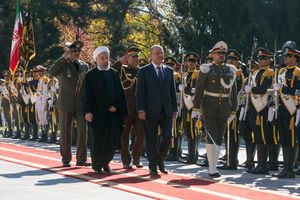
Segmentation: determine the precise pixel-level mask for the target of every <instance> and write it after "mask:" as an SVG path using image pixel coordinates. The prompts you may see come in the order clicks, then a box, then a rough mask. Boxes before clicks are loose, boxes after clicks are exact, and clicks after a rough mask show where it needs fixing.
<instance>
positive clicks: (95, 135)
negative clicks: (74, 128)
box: [83, 46, 128, 174]
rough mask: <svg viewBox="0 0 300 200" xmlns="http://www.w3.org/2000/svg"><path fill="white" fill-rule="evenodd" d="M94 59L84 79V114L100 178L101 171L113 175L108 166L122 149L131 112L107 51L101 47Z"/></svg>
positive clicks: (94, 162) (94, 167) (93, 163)
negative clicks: (124, 133) (125, 123)
mask: <svg viewBox="0 0 300 200" xmlns="http://www.w3.org/2000/svg"><path fill="white" fill-rule="evenodd" d="M93 58H94V60H95V61H96V63H97V66H96V67H94V68H93V69H92V70H90V71H89V72H88V73H87V74H86V77H85V79H84V83H83V111H84V113H85V119H86V121H87V122H88V131H89V136H90V137H91V139H90V141H91V149H90V150H91V157H92V168H93V169H94V170H95V172H96V173H97V174H101V173H102V169H103V170H104V171H107V172H110V168H109V166H108V164H109V162H110V161H111V160H112V159H113V157H114V154H115V151H116V149H119V148H120V141H121V134H122V125H123V120H124V118H125V117H126V116H127V115H128V108H127V102H126V97H125V93H124V90H123V86H122V84H121V80H120V78H119V74H118V72H117V71H116V70H115V69H112V68H110V66H109V50H108V48H107V47H104V46H101V47H98V48H97V49H96V50H95V51H94V55H93Z"/></svg>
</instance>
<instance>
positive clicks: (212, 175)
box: [209, 172, 221, 178]
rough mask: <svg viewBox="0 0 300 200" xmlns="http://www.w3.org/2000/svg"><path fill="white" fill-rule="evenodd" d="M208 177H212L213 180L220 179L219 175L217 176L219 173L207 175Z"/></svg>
mask: <svg viewBox="0 0 300 200" xmlns="http://www.w3.org/2000/svg"><path fill="white" fill-rule="evenodd" d="M209 176H210V177H213V178H218V177H220V176H221V175H220V174H219V172H215V173H212V174H209Z"/></svg>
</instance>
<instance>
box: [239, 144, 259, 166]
mask: <svg viewBox="0 0 300 200" xmlns="http://www.w3.org/2000/svg"><path fill="white" fill-rule="evenodd" d="M255 151H256V144H255V143H252V142H246V156H247V160H246V162H244V163H243V165H242V166H243V167H245V168H247V169H248V170H251V169H253V168H254V156H255Z"/></svg>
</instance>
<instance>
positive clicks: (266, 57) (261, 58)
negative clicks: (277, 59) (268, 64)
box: [257, 56, 270, 60]
mask: <svg viewBox="0 0 300 200" xmlns="http://www.w3.org/2000/svg"><path fill="white" fill-rule="evenodd" d="M257 59H258V60H268V59H270V58H269V57H268V56H258V58H257Z"/></svg>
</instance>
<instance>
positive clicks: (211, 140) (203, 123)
mask: <svg viewBox="0 0 300 200" xmlns="http://www.w3.org/2000/svg"><path fill="white" fill-rule="evenodd" d="M202 125H203V126H204V128H205V130H206V133H207V135H208V137H209V138H210V140H211V141H212V142H213V144H214V146H215V147H216V149H217V150H218V152H219V154H220V155H221V156H222V157H223V154H222V153H221V150H220V148H219V147H218V145H217V144H216V142H215V141H214V139H213V138H212V137H211V135H210V133H209V132H208V130H207V128H206V126H205V125H204V123H202Z"/></svg>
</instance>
